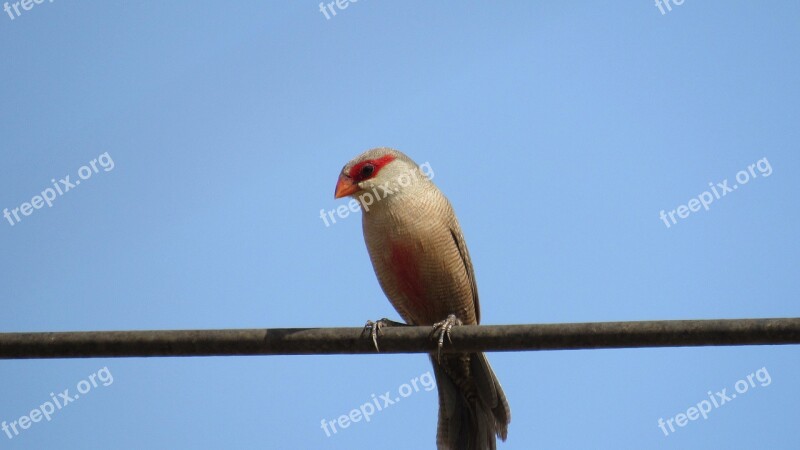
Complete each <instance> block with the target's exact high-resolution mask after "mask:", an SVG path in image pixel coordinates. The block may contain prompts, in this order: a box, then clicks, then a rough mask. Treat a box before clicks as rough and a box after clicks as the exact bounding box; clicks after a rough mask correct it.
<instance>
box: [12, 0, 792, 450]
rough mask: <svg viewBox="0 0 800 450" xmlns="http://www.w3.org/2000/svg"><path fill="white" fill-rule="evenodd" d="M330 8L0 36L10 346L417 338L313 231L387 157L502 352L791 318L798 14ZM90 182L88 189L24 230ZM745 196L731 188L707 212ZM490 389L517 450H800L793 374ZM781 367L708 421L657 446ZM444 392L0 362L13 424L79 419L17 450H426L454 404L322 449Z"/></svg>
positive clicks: (504, 369)
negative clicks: (511, 339)
mask: <svg viewBox="0 0 800 450" xmlns="http://www.w3.org/2000/svg"><path fill="white" fill-rule="evenodd" d="M673 1H674V0H673ZM318 5H319V4H318V2H305V1H297V2H252V1H239V2H228V3H220V2H201V1H197V2H186V1H184V2H153V1H147V2H130V1H125V2H123V1H108V2H100V1H92V2H88V1H86V2H77V1H63V0H55V1H53V2H49V1H45V2H44V3H41V4H38V5H37V4H34V5H33V7H32V8H31V9H30V10H27V11H25V10H20V11H21V14H20V15H19V16H15V18H14V19H13V20H12V19H11V18H10V16H9V15H8V13H5V12H2V11H0V42H2V44H1V45H0V64H2V68H3V74H4V76H3V82H2V83H0V99H2V107H1V108H0V135H2V140H1V141H0V142H1V144H0V208H3V209H8V210H9V211H12V210H13V209H14V208H21V207H22V208H25V211H26V212H27V213H28V215H22V209H20V212H19V213H18V215H19V218H20V220H19V221H17V220H15V219H13V218H12V219H11V221H9V219H7V218H2V217H0V246H1V248H2V250H3V252H2V256H3V257H2V258H0V282H2V283H0V284H1V285H2V290H0V305H2V313H0V329H2V330H3V331H65V330H134V329H202V328H215V329H216V328H270V327H316V326H360V325H362V324H363V323H364V322H365V321H366V320H367V319H377V318H380V317H390V318H397V314H396V313H395V312H394V311H393V310H392V309H391V306H390V305H389V303H388V301H387V300H386V299H385V298H384V296H383V294H382V292H381V290H380V288H379V286H378V283H377V281H376V279H375V276H374V274H373V272H372V268H371V266H370V262H369V259H368V256H367V253H366V249H365V246H364V243H363V239H362V236H361V225H360V223H359V222H360V217H359V215H358V214H354V215H352V216H350V217H347V218H346V219H342V220H339V221H337V223H336V224H334V225H332V226H328V227H326V226H325V224H324V223H323V221H322V220H321V219H320V217H319V214H320V210H321V209H325V210H329V209H333V208H336V207H337V206H339V205H340V204H344V203H345V202H343V201H335V200H333V188H334V185H335V182H336V178H337V176H338V172H339V170H340V169H341V167H342V166H343V165H344V164H345V163H346V162H347V161H348V160H349V159H351V158H352V157H353V156H355V155H357V154H359V153H361V152H362V151H364V150H366V149H368V148H372V147H377V146H392V147H395V148H398V149H400V150H402V151H404V152H406V153H408V154H409V155H410V156H411V157H412V158H414V159H415V160H416V161H417V162H418V163H423V162H428V163H429V164H430V166H431V167H432V169H433V170H434V171H435V178H434V181H435V182H436V183H437V184H438V186H439V187H440V188H441V189H442V190H443V191H444V192H445V194H446V195H448V197H449V198H450V200H451V202H452V203H453V205H454V207H455V209H456V211H457V213H458V216H459V219H460V222H461V225H462V227H463V229H464V233H465V235H466V239H467V242H468V244H469V248H470V253H471V254H472V259H473V263H474V265H475V268H476V274H477V280H478V286H479V289H480V293H481V306H482V320H483V323H485V324H511V323H560V322H592V321H617V320H619V321H624V320H658V319H710V318H748V317H793V316H800V305H798V301H797V298H798V293H800V277H799V276H798V267H800V264H798V263H800V259H799V258H798V254H799V250H800V246H799V245H798V239H797V224H798V219H800V214H799V213H798V200H797V199H798V194H800V190H798V185H797V182H796V180H797V178H798V177H797V174H798V172H800V157H799V156H798V143H799V142H800V127H798V120H799V119H800V106H798V105H800V85H799V84H798V82H797V80H798V79H800V65H798V48H800V28H798V27H797V20H796V19H797V17H798V15H799V14H800V4H798V3H797V2H790V1H774V2H728V1H698V0H686V1H685V2H684V3H683V4H682V5H680V6H677V5H674V4H673V6H672V10H671V11H666V12H665V14H662V13H661V12H660V11H659V9H658V8H657V7H656V6H655V5H654V4H653V3H652V2H650V1H640V2H596V1H581V2H505V3H496V2H477V3H473V4H463V3H455V2H436V3H431V2H428V3H423V2H378V1H374V0H361V1H359V2H358V3H352V4H350V5H349V6H348V7H347V9H344V10H338V9H337V14H336V16H332V15H331V14H330V12H329V13H328V15H329V16H330V18H329V19H326V17H325V15H324V14H323V13H322V12H320V10H319V6H318ZM334 7H335V6H334ZM12 14H13V13H12ZM106 153H107V156H105V157H103V158H100V157H101V155H104V154H106ZM765 158H766V159H765ZM94 160H97V161H96V162H95V168H96V169H97V170H94V169H92V167H91V162H92V161H94ZM103 161H105V162H106V164H105V166H103V165H101V164H100V163H102V162H103ZM109 161H113V168H111V169H109V170H106V169H107V168H108V167H111V165H110V163H109ZM758 161H762V162H761V163H760V165H757V166H754V167H753V169H752V170H751V171H750V172H749V173H748V172H747V171H748V167H750V166H751V165H753V164H756V163H757V162H758ZM767 164H768V165H769V168H770V170H769V175H768V176H767V171H760V168H766V166H767ZM85 165H86V167H87V168H86V169H82V167H83V166H85ZM87 170H88V171H89V172H87ZM743 170H744V171H745V175H740V177H744V176H746V177H747V178H748V180H747V183H741V185H739V184H740V183H737V181H736V176H737V174H738V173H739V172H740V171H743ZM80 174H83V175H85V176H86V179H85V180H81V178H80ZM67 175H70V176H71V181H70V183H74V181H76V180H81V181H82V183H81V184H80V185H76V186H75V187H74V188H72V189H70V191H69V192H64V193H63V195H56V196H55V199H54V200H53V201H52V207H48V206H47V205H46V204H45V205H43V204H42V201H43V200H39V201H38V203H37V204H38V206H39V209H35V208H33V206H35V205H31V206H28V207H24V205H23V204H24V203H29V202H31V201H32V200H33V198H34V197H35V196H37V195H41V193H42V192H44V191H45V190H47V189H48V188H53V189H55V188H54V187H53V183H55V184H56V185H59V187H60V186H61V183H60V181H59V180H61V179H62V178H64V177H65V176H67ZM51 179H52V180H55V181H54V182H51ZM725 180H728V181H727V183H728V186H732V185H733V184H737V189H735V190H732V191H731V192H728V193H726V195H725V196H720V197H719V198H714V200H713V202H712V203H711V204H710V205H709V208H708V210H705V209H704V208H700V209H699V210H696V211H688V208H689V207H692V206H694V207H695V209H697V208H698V207H697V202H690V200H691V199H697V198H699V197H701V196H703V194H704V192H707V191H709V190H710V189H711V188H710V187H709V183H712V185H714V186H715V187H716V185H717V184H718V183H719V184H725V183H724V181H725ZM47 195H50V194H47ZM708 195H713V194H712V193H710V194H706V197H705V198H708ZM681 205H687V206H686V207H685V208H686V209H681V210H680V211H679V210H678V208H679V207H680V206H681ZM662 210H664V211H665V213H669V212H670V211H672V210H675V213H673V217H675V219H676V220H675V222H674V223H671V222H670V226H669V227H668V226H667V224H666V223H665V222H664V221H662V219H660V218H659V213H660V211H662ZM679 212H680V213H682V215H683V216H684V217H683V218H681V217H680V216H679V215H678V213H679ZM667 220H669V219H667ZM12 222H14V225H13V226H12V224H11V223H12ZM489 359H490V360H491V362H492V365H493V366H494V368H495V371H496V372H497V374H498V376H499V378H500V381H501V382H502V384H503V386H504V388H505V390H506V393H507V395H508V398H509V401H510V404H511V408H512V423H511V426H510V428H509V438H508V441H507V442H506V443H505V444H503V445H502V446H501V447H500V448H504V449H529V448H548V449H572V448H608V449H611V448H614V449H620V448H630V449H639V448H675V449H687V448H709V447H714V448H776V449H789V448H796V446H797V437H796V433H795V431H794V430H795V428H796V423H797V420H798V404H799V402H800V385H798V383H797V380H798V379H800V348H799V347H797V346H779V347H740V348H734V347H716V348H685V349H637V350H595V351H551V352H521V353H494V354H490V355H489ZM762 368H763V370H762V372H760V374H761V378H757V377H755V378H754V377H753V376H751V380H755V381H754V383H752V384H750V385H748V386H747V391H746V393H740V394H739V395H738V397H737V398H735V399H732V400H731V401H730V402H728V403H726V404H724V405H721V406H719V407H718V408H717V407H715V408H713V409H712V410H711V412H710V413H708V414H707V417H708V418H707V419H703V418H702V417H700V418H696V419H695V420H691V421H688V423H685V424H684V426H683V427H676V428H675V431H674V432H670V433H669V435H667V436H665V435H664V433H663V432H662V430H661V429H660V428H659V426H658V422H657V421H658V419H659V418H662V419H663V420H665V421H666V420H668V419H670V418H673V419H675V417H676V416H677V415H678V414H680V413H684V414H685V413H687V410H689V408H691V407H693V406H695V407H696V406H697V405H698V404H700V403H701V402H703V401H704V400H707V399H708V398H709V394H708V392H709V391H712V397H714V396H715V395H714V393H716V392H718V391H722V390H723V389H727V395H730V394H731V393H735V392H736V391H735V388H736V386H737V381H739V380H742V379H744V380H746V379H747V376H748V375H751V374H756V372H757V371H759V370H760V369H762ZM429 370H430V367H429V362H428V361H427V358H426V357H425V356H423V355H386V356H375V355H360V356H316V357H311V356H302V357H301V356H295V357H228V358H192V359H188V358H174V359H166V358H153V359H142V358H140V359H87V360H52V361H1V362H0V380H3V383H2V384H0V397H1V398H2V399H3V401H2V402H1V403H0V421H6V422H12V421H15V420H16V421H19V419H20V417H22V416H26V415H28V416H30V411H31V410H33V409H38V408H39V406H40V405H42V404H44V403H46V402H47V401H49V400H50V398H51V395H50V393H54V397H58V393H60V392H62V391H63V390H65V389H69V390H70V392H71V394H70V395H74V394H75V393H78V391H77V389H78V388H83V390H84V391H87V393H86V394H84V395H81V396H80V398H78V399H76V400H74V401H73V402H71V403H69V404H68V405H66V406H64V408H63V409H60V410H57V411H55V412H54V413H53V414H52V416H51V420H50V421H46V420H44V419H42V417H38V418H39V419H40V420H39V421H38V422H36V423H29V424H28V425H30V426H29V428H27V429H24V430H21V432H20V433H19V434H18V435H13V438H11V439H9V438H8V437H7V435H6V434H5V433H3V432H2V431H0V448H9V449H29V448H51V447H55V446H59V447H60V448H97V449H100V448H116V449H139V448H155V449H161V448H163V449H172V448H241V449H256V448H304V449H308V448H314V449H317V448H320V449H323V448H331V449H351V448H357V447H363V446H368V445H375V443H376V442H382V443H385V446H384V447H385V448H398V449H400V448H433V443H434V436H435V427H436V408H437V405H436V393H435V390H431V391H427V390H425V389H420V390H418V391H415V392H413V393H411V394H410V395H409V396H408V397H407V398H403V399H402V401H400V402H397V403H395V404H393V405H390V407H387V408H386V409H384V410H382V411H379V412H376V413H374V415H372V416H371V418H370V421H369V422H366V421H364V420H362V421H360V422H358V423H351V424H350V425H349V426H348V427H347V428H345V429H339V430H338V431H337V432H336V433H333V434H331V435H330V436H327V435H326V433H325V431H324V430H323V429H322V427H321V421H322V420H323V419H324V420H328V421H330V420H334V421H335V420H336V419H337V418H338V417H339V416H341V415H342V414H349V412H350V411H351V410H353V409H358V408H359V407H360V406H361V405H363V404H365V403H368V402H370V401H371V400H372V395H373V394H375V395H376V396H380V395H382V394H384V393H385V392H387V391H389V392H391V393H397V392H399V391H400V389H402V386H403V385H404V384H406V383H410V381H411V380H412V379H414V378H418V379H424V377H425V374H426V373H427V372H428V371H429ZM764 374H768V375H769V380H770V381H769V383H767V382H766V381H764V382H759V380H766V379H767V377H766V376H764ZM91 376H94V378H91ZM111 377H113V381H112V382H110V383H108V380H110V378H111ZM92 380H94V381H95V382H96V383H95V384H96V386H94V385H92V387H91V388H90V389H88V390H87V387H88V386H90V382H91V381H92ZM98 380H100V381H101V382H97V381H98ZM102 380H107V381H106V382H105V383H103V382H102ZM105 384H108V385H105ZM409 385H410V384H409ZM738 386H739V387H742V385H741V384H740V385H738ZM695 414H696V413H695Z"/></svg>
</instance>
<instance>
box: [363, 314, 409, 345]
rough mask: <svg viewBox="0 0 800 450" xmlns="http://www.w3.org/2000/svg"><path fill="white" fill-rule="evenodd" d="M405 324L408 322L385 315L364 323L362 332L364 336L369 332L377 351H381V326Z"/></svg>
mask: <svg viewBox="0 0 800 450" xmlns="http://www.w3.org/2000/svg"><path fill="white" fill-rule="evenodd" d="M405 325H407V324H405V323H401V322H395V321H394V320H389V319H387V318H385V317H384V318H383V319H380V320H378V321H375V322H373V321H371V320H368V321H367V323H366V324H365V325H364V330H363V331H362V332H361V335H362V336H363V335H364V334H366V333H369V335H370V337H371V338H372V343H373V344H375V351H377V352H380V351H381V349H380V348H378V334H380V332H381V328H383V327H399V326H405Z"/></svg>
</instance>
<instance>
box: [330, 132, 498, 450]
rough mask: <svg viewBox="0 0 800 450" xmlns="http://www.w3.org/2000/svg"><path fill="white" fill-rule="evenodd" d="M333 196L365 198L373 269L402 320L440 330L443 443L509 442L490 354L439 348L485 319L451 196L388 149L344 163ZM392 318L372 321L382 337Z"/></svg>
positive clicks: (466, 448)
mask: <svg viewBox="0 0 800 450" xmlns="http://www.w3.org/2000/svg"><path fill="white" fill-rule="evenodd" d="M426 164H427V163H426ZM428 167H429V166H428ZM431 178H432V177H431ZM334 197H335V198H336V199H339V198H342V197H352V198H355V199H356V200H357V201H358V202H359V204H360V206H361V209H362V211H363V215H362V228H363V233H364V241H365V242H366V246H367V251H368V253H369V257H370V261H371V262H372V267H373V269H374V271H375V274H376V276H377V278H378V282H379V284H380V286H381V289H382V290H383V292H384V294H385V295H386V297H387V298H388V299H389V301H390V303H391V304H392V306H393V307H394V309H395V310H397V312H398V314H399V315H400V317H402V319H403V320H404V321H405V323H406V324H408V325H416V326H425V325H430V326H433V327H434V330H435V331H437V330H438V339H439V353H437V354H433V353H431V354H430V355H429V357H430V360H431V362H432V364H433V369H434V375H435V379H436V384H437V388H438V389H437V390H438V397H439V398H438V399H439V414H438V425H437V431H436V445H437V448H438V449H439V450H485V449H492V450H494V449H496V448H497V439H496V438H497V437H499V438H500V439H502V440H503V441H505V440H506V437H507V434H508V424H509V422H510V421H511V410H510V408H509V405H508V400H507V399H506V395H505V393H504V392H503V389H502V387H501V386H500V382H499V381H498V379H497V376H496V375H495V374H494V371H493V370H492V368H491V366H490V365H489V361H488V360H487V358H486V355H484V354H483V353H445V354H441V346H442V344H443V343H444V338H445V336H447V337H448V338H449V332H450V329H451V328H452V327H454V326H458V325H462V324H463V325H478V324H480V318H481V317H480V305H479V303H478V288H477V284H476V282H475V271H474V268H473V265H472V261H471V259H470V256H469V251H468V250H467V244H466V242H465V240H464V235H463V233H462V231H461V226H460V225H459V223H458V219H457V218H456V215H455V212H454V210H453V207H452V205H451V204H450V201H449V200H448V199H447V197H445V195H444V194H443V193H442V192H441V191H440V190H439V188H437V187H436V185H435V184H434V183H433V181H432V180H431V179H430V178H429V177H428V176H426V175H425V174H423V173H422V171H421V170H420V166H418V165H417V164H416V163H415V162H414V161H413V160H412V159H411V158H410V157H408V156H407V155H405V154H404V153H402V152H400V151H398V150H395V149H392V148H387V147H380V148H373V149H371V150H367V151H366V152H364V153H362V154H360V155H358V156H356V157H355V158H353V159H352V160H351V161H349V162H348V163H347V164H345V165H344V167H343V168H342V171H341V173H340V174H339V178H338V180H337V183H336V190H335V194H334ZM391 324H392V323H391V321H389V320H388V319H382V320H380V321H378V322H377V323H373V322H371V321H368V322H367V327H368V328H371V333H372V338H373V340H375V339H376V336H377V333H378V332H379V331H380V328H381V326H385V325H391ZM375 345H376V348H377V340H375Z"/></svg>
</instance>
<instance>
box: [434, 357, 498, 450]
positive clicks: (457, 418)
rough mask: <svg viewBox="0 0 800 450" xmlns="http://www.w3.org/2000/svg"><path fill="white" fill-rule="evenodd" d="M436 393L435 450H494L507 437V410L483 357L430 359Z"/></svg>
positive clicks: (487, 362) (496, 382)
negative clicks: (499, 441) (436, 424)
mask: <svg viewBox="0 0 800 450" xmlns="http://www.w3.org/2000/svg"><path fill="white" fill-rule="evenodd" d="M431 362H432V363H433V369H434V370H433V372H434V374H435V376H436V384H437V386H438V390H439V426H438V429H437V433H436V444H437V447H438V449H439V450H495V449H496V447H497V439H496V437H499V438H500V439H502V440H504V441H505V439H506V436H507V435H508V424H509V422H510V421H511V411H510V409H509V407H508V401H507V400H506V396H505V393H504V392H503V389H502V387H500V382H499V381H498V380H497V377H496V376H495V374H494V372H493V371H492V368H491V366H490V365H489V361H488V360H487V359H486V355H484V354H483V353H470V354H461V355H444V356H443V357H442V359H441V362H439V361H437V360H436V358H435V357H434V356H431Z"/></svg>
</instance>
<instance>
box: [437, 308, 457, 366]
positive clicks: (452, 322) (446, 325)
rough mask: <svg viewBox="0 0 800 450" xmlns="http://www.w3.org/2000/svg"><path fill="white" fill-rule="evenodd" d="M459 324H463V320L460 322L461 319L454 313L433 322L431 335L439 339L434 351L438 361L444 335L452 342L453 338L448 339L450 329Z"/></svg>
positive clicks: (439, 360)
mask: <svg viewBox="0 0 800 450" xmlns="http://www.w3.org/2000/svg"><path fill="white" fill-rule="evenodd" d="M459 325H463V322H461V319H459V318H458V317H456V315H455V314H450V315H449V316H447V318H446V319H444V320H443V321H441V322H436V323H435V324H433V332H432V333H431V335H432V336H433V337H434V338H435V339H438V341H439V346H438V350H437V352H436V360H437V361H438V362H441V359H442V347H444V338H445V336H447V340H448V341H449V342H450V343H451V344H452V343H453V340H452V339H450V330H452V329H453V327H455V326H459Z"/></svg>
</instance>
